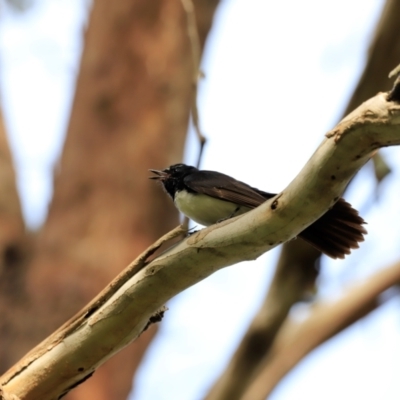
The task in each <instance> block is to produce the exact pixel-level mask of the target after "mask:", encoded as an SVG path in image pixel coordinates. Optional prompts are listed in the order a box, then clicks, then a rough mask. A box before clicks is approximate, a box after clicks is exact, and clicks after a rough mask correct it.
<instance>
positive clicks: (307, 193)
mask: <svg viewBox="0 0 400 400" xmlns="http://www.w3.org/2000/svg"><path fill="white" fill-rule="evenodd" d="M289 112H290V110H289ZM399 128H400V105H399V104H397V103H394V102H388V101H387V93H380V94H378V95H377V96H375V97H373V98H372V99H370V100H368V101H367V102H365V103H364V104H362V105H361V106H360V107H359V108H358V109H356V110H355V111H353V112H352V113H351V114H349V115H348V116H347V117H346V118H344V119H343V120H342V121H341V122H340V123H339V124H338V125H337V126H336V127H335V128H334V129H333V130H332V131H330V132H328V134H327V135H326V139H325V140H324V141H323V142H322V144H321V145H320V146H319V147H318V149H317V150H316V151H315V153H314V154H313V156H312V157H311V158H310V160H309V161H308V162H307V164H306V165H305V166H304V168H303V169H302V171H301V172H300V173H299V174H298V176H297V177H296V178H295V179H294V180H293V181H292V182H291V183H290V184H289V186H288V187H287V188H286V189H285V190H284V191H283V192H281V193H280V194H278V195H277V196H275V197H274V198H273V199H271V200H269V201H267V202H265V203H264V204H262V205H261V206H260V207H258V208H256V209H254V210H252V211H250V212H248V213H246V214H244V215H242V216H239V217H237V218H233V219H230V220H227V221H224V222H222V223H219V224H216V225H213V226H210V227H208V228H206V229H203V230H201V231H199V232H197V233H195V234H193V235H191V236H190V237H189V238H187V239H185V240H184V241H182V242H181V243H179V244H178V245H176V246H174V247H173V248H171V249H170V250H168V251H166V252H165V253H163V254H162V255H161V256H159V257H157V258H156V259H155V260H154V261H152V262H151V263H149V264H148V265H147V266H146V267H145V268H143V269H142V270H141V271H140V272H139V273H138V274H135V275H134V276H133V277H132V278H131V279H129V280H128V281H127V282H126V283H125V284H124V285H123V286H122V287H121V288H120V289H119V290H118V291H117V292H116V293H115V294H114V295H113V296H112V297H111V298H110V299H108V300H107V301H106V302H105V303H104V304H103V305H102V306H101V307H100V308H99V309H97V310H96V311H95V312H94V313H93V314H91V315H90V316H88V318H87V319H85V321H83V322H82V324H81V325H80V326H79V327H78V328H77V329H74V330H73V331H72V332H71V333H70V334H69V335H68V336H67V337H65V338H64V340H63V341H62V342H59V340H58V338H57V336H50V337H49V338H48V339H47V340H46V341H45V342H43V343H42V344H41V345H40V346H39V347H38V348H37V349H35V350H33V351H32V352H31V353H29V354H28V355H27V356H26V359H22V360H21V363H22V364H23V365H25V366H26V367H24V368H18V366H16V368H12V369H11V370H10V371H9V372H7V373H6V374H5V375H4V376H3V377H2V378H1V379H0V384H1V385H2V386H3V390H4V393H6V394H14V395H16V396H19V397H20V398H21V400H30V399H38V398H40V399H57V398H58V397H59V396H60V394H62V393H64V392H65V391H68V390H69V389H70V388H71V387H74V386H75V385H77V384H78V383H79V382H80V381H82V380H83V379H86V378H87V377H89V376H90V375H91V374H92V373H93V371H94V369H95V368H96V367H97V366H98V365H100V364H101V363H103V362H104V361H105V360H106V359H108V358H109V357H111V355H112V354H115V353H116V352H117V351H119V350H120V349H121V348H123V347H124V346H126V345H127V344H128V343H130V342H131V341H132V340H134V339H136V338H137V337H138V336H139V335H140V333H141V332H142V331H143V329H144V328H145V326H146V324H147V323H148V321H149V319H150V318H151V316H152V315H154V314H155V313H156V312H157V310H159V309H160V307H162V306H163V304H165V302H166V301H168V300H169V299H170V298H172V297H173V296H175V295H176V294H177V293H180V292H181V291H183V290H184V289H186V288H188V287H189V286H192V285H194V284H195V283H197V282H199V281H200V280H202V279H204V278H206V277H207V276H209V275H211V274H212V273H214V272H215V271H217V270H218V269H221V268H224V267H226V266H229V265H232V264H234V263H237V262H239V261H244V260H252V259H255V258H257V257H258V256H260V255H261V254H263V253H264V252H266V251H268V250H270V249H272V248H274V247H275V246H277V245H279V244H280V243H282V242H285V241H287V240H290V239H292V238H293V237H295V236H296V235H297V234H298V233H299V232H301V231H302V230H304V229H305V228H306V227H307V226H308V225H310V224H311V223H313V222H314V221H315V220H316V219H318V218H319V217H320V216H321V215H322V214H324V213H325V212H326V210H327V209H328V208H329V207H331V206H332V205H333V204H334V203H335V201H337V200H338V198H339V197H340V195H341V194H342V192H343V190H344V188H345V187H346V185H347V183H348V182H349V180H350V179H351V178H352V177H353V175H354V174H355V173H356V172H357V171H358V170H359V169H360V168H361V166H362V165H364V164H365V163H366V162H367V161H368V160H369V158H370V157H371V156H372V155H373V154H374V152H375V151H376V150H377V149H378V148H379V147H383V146H393V145H398V144H400V129H399ZM39 348H40V349H42V350H41V351H42V353H43V354H42V355H41V356H40V357H39V358H37V359H35V360H34V361H32V359H31V362H29V358H30V357H32V354H35V352H36V351H38V349H39ZM43 349H44V350H45V351H44V352H43Z"/></svg>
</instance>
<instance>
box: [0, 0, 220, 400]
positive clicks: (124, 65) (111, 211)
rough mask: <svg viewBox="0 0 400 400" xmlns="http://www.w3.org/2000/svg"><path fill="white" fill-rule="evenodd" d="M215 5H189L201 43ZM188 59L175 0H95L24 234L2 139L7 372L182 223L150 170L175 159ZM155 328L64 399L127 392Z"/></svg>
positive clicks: (1, 333)
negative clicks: (60, 136)
mask: <svg viewBox="0 0 400 400" xmlns="http://www.w3.org/2000/svg"><path fill="white" fill-rule="evenodd" d="M217 4H218V1H216V0H213V1H206V2H204V1H203V2H200V1H199V2H198V3H197V5H198V9H197V10H196V11H197V14H198V15H199V18H198V21H199V32H200V38H199V41H200V43H201V44H202V45H204V43H205V39H206V36H207V33H208V30H209V28H210V26H211V22H212V16H213V13H214V10H215V8H216V6H217ZM194 68H197V66H196V67H195V66H194V64H193V59H192V52H191V42H190V40H189V36H188V18H187V15H186V14H185V11H184V8H183V6H182V3H181V1H180V0H171V1H152V2H148V1H146V0H131V1H123V0H115V1H113V2H108V1H105V0H97V1H95V2H94V5H93V9H92V12H91V17H90V23H89V26H88V29H87V32H86V35H85V47H84V52H83V55H82V60H81V66H80V72H79V77H78V80H77V85H76V94H75V99H74V103H73V107H72V113H71V119H70V123H69V127H68V132H67V137H66V142H65V147H64V151H63V154H62V157H61V160H60V163H59V165H58V167H57V169H56V171H55V177H54V196H53V199H52V202H51V205H50V208H49V213H48V217H47V220H46V222H45V224H44V226H43V228H42V229H41V231H40V232H39V233H38V234H37V235H35V236H32V237H31V240H30V241H29V243H28V244H25V243H26V241H27V240H28V239H27V236H26V235H25V234H24V228H23V223H22V218H21V212H20V209H19V206H18V204H19V203H18V197H17V194H16V189H15V183H14V182H15V178H14V174H13V171H12V169H11V158H10V156H9V152H8V148H7V146H6V145H5V142H4V140H2V139H1V137H0V139H1V140H0V154H1V155H4V160H3V158H1V159H0V163H1V162H3V161H4V162H5V164H6V167H5V168H4V169H3V170H2V171H5V172H4V174H3V175H4V177H3V176H2V175H0V185H1V186H3V185H4V187H5V188H3V191H2V193H5V194H6V195H7V196H9V198H8V197H5V196H3V199H2V201H3V200H4V202H5V204H4V206H3V207H2V209H1V210H0V218H1V219H2V222H3V221H4V223H3V224H1V227H0V245H2V246H3V247H2V251H3V265H2V270H1V272H2V276H5V277H6V278H7V279H6V280H2V286H1V293H0V304H1V306H2V315H3V318H2V321H1V325H0V326H1V330H0V341H1V346H0V348H1V350H0V352H1V353H0V360H1V367H2V370H3V371H4V370H5V369H6V368H7V367H9V366H10V365H11V364H12V363H14V362H15V361H16V360H17V359H18V358H20V357H21V356H23V355H24V353H26V352H27V351H28V350H29V349H30V348H31V347H32V346H33V345H35V344H36V343H38V342H39V341H40V340H41V339H43V338H44V337H45V336H46V335H48V334H49V333H50V332H51V331H53V330H54V329H56V328H57V327H58V326H59V325H61V324H62V323H63V322H64V321H65V320H67V319H68V318H69V317H71V316H72V315H73V314H74V313H75V312H77V311H78V310H79V309H80V308H81V307H82V306H83V305H84V304H85V303H86V302H88V301H89V300H90V299H91V298H92V297H93V296H94V295H96V294H97V292H98V291H99V290H101V289H102V288H103V287H104V286H105V285H106V284H107V283H108V282H109V281H110V280H111V279H112V278H113V277H114V276H115V275H116V274H117V273H118V272H119V271H120V270H121V269H122V268H124V267H125V266H126V265H127V264H128V263H129V262H130V261H131V260H132V259H133V258H134V257H135V256H137V255H138V254H139V253H140V252H142V251H143V250H144V249H145V248H146V247H147V246H148V245H150V244H151V243H152V242H154V241H155V240H156V239H157V238H158V237H159V236H160V235H162V234H163V233H165V232H166V231H168V230H169V229H171V228H173V227H174V226H176V225H177V224H178V215H177V213H176V211H175V209H174V207H173V206H172V205H171V203H170V202H168V200H167V199H166V197H165V196H160V193H159V188H157V187H155V185H154V183H153V184H151V182H150V181H149V180H148V176H149V174H148V169H149V168H161V167H165V166H168V165H170V164H171V163H174V162H178V161H180V160H181V159H182V153H183V146H184V141H185V136H186V131H187V125H188V119H189V112H190V104H191V98H192V93H193V75H194ZM2 134H3V132H2V131H0V135H2ZM3 136H4V135H3ZM3 148H4V149H3ZM0 204H1V203H0ZM3 214H4V215H3ZM3 230H4V233H3ZM26 248H32V252H31V254H30V258H29V259H27V257H26V256H25V257H22V256H21V255H24V254H26V253H27V251H26V250H25V249H26ZM154 334H155V328H152V329H149V330H148V331H147V332H145V333H144V334H143V335H142V337H141V338H140V340H139V341H136V342H135V343H134V344H133V345H131V346H129V347H128V348H126V349H125V350H124V351H123V352H121V353H119V354H118V355H116V356H115V357H113V358H112V359H111V360H110V361H109V362H108V363H106V364H105V365H104V366H103V367H102V368H100V369H99V370H98V371H97V372H96V373H95V374H94V376H93V377H92V378H91V379H89V380H88V381H87V382H85V384H83V385H81V386H80V387H78V388H77V389H75V390H74V391H73V392H71V393H70V394H69V395H68V398H69V399H75V400H78V399H96V400H101V399H116V400H117V399H125V398H126V397H127V395H128V393H129V391H130V389H131V385H132V383H131V382H132V376H133V374H134V372H135V370H136V368H137V366H138V365H139V363H140V360H141V358H142V355H143V354H144V351H145V349H146V348H147V346H148V344H149V342H150V341H151V339H152V337H153V336H154Z"/></svg>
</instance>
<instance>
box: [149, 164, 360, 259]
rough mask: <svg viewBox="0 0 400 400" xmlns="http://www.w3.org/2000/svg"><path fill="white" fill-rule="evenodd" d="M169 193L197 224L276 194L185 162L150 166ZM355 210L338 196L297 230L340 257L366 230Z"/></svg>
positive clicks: (213, 220) (240, 211) (245, 208)
mask: <svg viewBox="0 0 400 400" xmlns="http://www.w3.org/2000/svg"><path fill="white" fill-rule="evenodd" d="M150 171H151V172H153V173H154V174H155V175H156V176H152V177H151V178H150V179H156V180H159V181H160V182H161V183H162V184H163V186H164V189H165V191H166V192H167V193H168V194H169V195H170V196H171V198H172V200H173V201H174V204H175V206H176V207H177V208H178V210H179V211H180V212H182V213H183V214H185V215H186V216H187V217H189V218H190V219H192V220H193V221H195V222H198V223H199V224H202V225H205V226H209V225H212V224H215V223H217V222H218V221H223V220H225V219H228V218H232V217H235V216H237V215H241V214H243V213H245V212H247V211H249V210H251V209H253V208H255V207H258V206H259V205H260V204H262V203H264V201H266V200H268V199H270V198H271V197H274V196H276V194H274V193H268V192H263V191H262V190H259V189H256V188H254V187H251V186H249V185H247V184H246V183H244V182H240V181H238V180H236V179H234V178H232V177H230V176H228V175H225V174H221V173H220V172H215V171H201V170H198V169H197V168H195V167H191V166H189V165H185V164H175V165H171V166H170V167H168V168H166V169H163V170H162V171H157V170H154V169H151V170H150ZM365 223H366V222H365V221H364V220H363V219H362V218H361V217H360V216H359V215H358V211H357V210H355V209H354V208H352V207H351V205H350V204H349V203H347V202H346V201H345V200H344V199H342V198H340V199H339V200H338V201H337V202H336V203H335V205H334V206H333V207H332V208H331V209H330V210H328V211H327V212H326V213H325V214H324V215H322V217H320V218H319V219H318V220H317V221H315V222H314V223H313V224H312V225H310V226H309V227H308V228H306V229H305V230H304V231H302V232H301V233H300V234H299V237H301V238H302V239H304V240H305V241H307V242H308V243H310V244H311V245H312V246H314V247H315V248H317V249H318V250H320V251H321V252H322V253H324V254H326V255H327V256H329V257H332V258H344V257H345V255H346V254H350V251H351V249H357V248H358V247H359V246H358V242H362V241H363V240H364V236H363V235H365V234H366V233H367V231H366V230H365V228H364V227H363V226H362V225H363V224H365Z"/></svg>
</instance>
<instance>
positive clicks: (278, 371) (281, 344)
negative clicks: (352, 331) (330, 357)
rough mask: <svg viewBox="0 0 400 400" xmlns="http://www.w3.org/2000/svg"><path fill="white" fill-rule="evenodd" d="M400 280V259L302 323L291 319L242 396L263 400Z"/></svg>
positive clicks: (373, 307) (246, 398) (374, 304)
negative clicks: (289, 374) (295, 367)
mask: <svg viewBox="0 0 400 400" xmlns="http://www.w3.org/2000/svg"><path fill="white" fill-rule="evenodd" d="M399 282H400V263H396V264H395V265H393V266H391V267H389V268H386V269H384V270H381V271H379V272H377V273H376V274H374V275H372V276H371V277H370V278H368V279H367V280H366V281H365V282H363V283H361V284H358V285H355V286H354V287H353V288H351V289H349V290H348V291H347V293H346V294H345V295H343V296H342V298H341V299H340V300H338V301H336V302H334V303H327V304H319V305H317V306H315V307H314V309H313V311H312V314H311V315H310V316H309V317H308V319H307V320H305V321H304V322H301V323H295V322H293V321H288V322H286V323H285V325H284V326H283V327H282V330H281V331H280V332H279V334H278V335H277V337H276V340H275V342H274V345H273V346H272V349H271V351H270V353H269V355H268V356H267V357H266V358H265V360H264V362H263V364H262V365H261V366H260V371H259V373H258V375H257V377H256V378H255V380H254V382H253V383H252V384H251V385H250V386H249V387H248V389H247V391H246V392H245V394H244V396H243V397H241V400H263V399H265V398H266V397H267V396H268V395H269V394H270V393H271V392H272V390H273V389H274V387H275V386H276V385H277V384H278V383H279V382H280V380H281V379H282V378H283V377H284V376H285V375H286V374H287V373H288V372H289V371H290V370H291V369H292V368H293V367H294V366H295V365H296V364H297V363H298V362H299V361H300V360H302V359H303V358H304V357H305V356H306V355H307V354H309V353H310V352H311V351H312V350H313V349H315V348H316V347H317V346H319V345H320V344H322V343H324V342H326V341H327V340H329V339H330V338H331V337H332V336H334V335H336V334H337V333H339V332H341V331H342V330H344V329H345V328H347V327H348V326H350V325H351V324H352V323H354V322H355V321H357V320H359V319H360V318H362V317H364V316H365V315H366V314H368V313H369V312H370V311H372V310H374V309H375V308H377V307H378V306H379V299H378V296H379V295H380V294H382V293H383V292H384V291H385V290H387V289H389V288H390V287H391V286H393V285H396V284H398V283H399Z"/></svg>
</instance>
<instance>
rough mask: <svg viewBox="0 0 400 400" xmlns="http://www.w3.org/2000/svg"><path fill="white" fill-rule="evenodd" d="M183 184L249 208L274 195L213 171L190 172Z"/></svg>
mask: <svg viewBox="0 0 400 400" xmlns="http://www.w3.org/2000/svg"><path fill="white" fill-rule="evenodd" d="M184 184H185V186H186V187H187V188H188V189H189V190H190V191H192V192H196V193H201V194H206V195H208V196H211V197H214V198H216V199H221V200H226V201H230V202H232V203H235V204H238V205H240V206H245V207H249V208H255V207H258V206H259V205H260V204H262V203H264V201H266V200H268V199H270V198H271V197H274V196H275V194H273V193H267V192H263V191H261V190H258V189H256V188H253V187H251V186H249V185H247V184H246V183H244V182H240V181H237V180H236V179H234V178H232V177H230V176H228V175H225V174H221V173H219V172H215V171H196V172H192V173H191V174H189V175H188V176H186V177H185V178H184Z"/></svg>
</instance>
